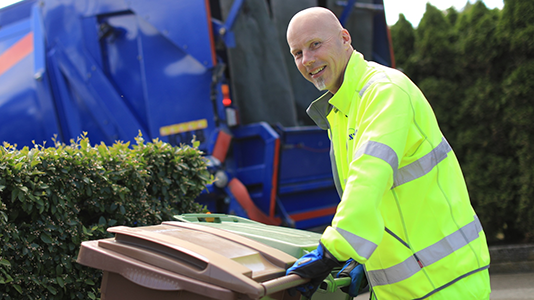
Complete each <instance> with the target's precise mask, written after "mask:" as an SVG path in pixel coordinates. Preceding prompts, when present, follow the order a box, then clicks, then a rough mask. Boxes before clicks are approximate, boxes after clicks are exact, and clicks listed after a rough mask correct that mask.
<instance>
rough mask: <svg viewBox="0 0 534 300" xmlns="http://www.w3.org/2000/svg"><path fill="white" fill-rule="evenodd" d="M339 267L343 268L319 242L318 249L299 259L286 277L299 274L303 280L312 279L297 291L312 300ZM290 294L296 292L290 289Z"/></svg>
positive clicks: (297, 288)
mask: <svg viewBox="0 0 534 300" xmlns="http://www.w3.org/2000/svg"><path fill="white" fill-rule="evenodd" d="M339 266H341V264H340V263H339V261H338V260H337V259H336V258H335V257H334V256H333V255H332V253H330V252H328V250H327V249H326V248H325V247H324V246H323V244H321V243H320V242H319V246H317V249H315V250H313V251H311V252H310V253H308V254H306V255H304V256H303V257H301V258H299V259H298V260H297V261H296V262H295V264H294V265H293V266H292V267H291V268H289V269H287V271H286V275H289V274H297V275H299V276H300V277H302V278H310V279H311V280H310V281H309V282H308V283H305V284H303V285H300V286H298V287H296V290H298V291H300V292H301V293H302V295H303V296H305V297H307V298H311V296H312V295H313V293H315V291H317V289H318V288H319V286H320V285H321V283H322V282H323V280H324V279H325V278H326V277H327V276H328V274H330V272H332V269H333V268H335V267H339ZM289 292H290V294H293V292H294V291H292V290H291V289H290V291H289Z"/></svg>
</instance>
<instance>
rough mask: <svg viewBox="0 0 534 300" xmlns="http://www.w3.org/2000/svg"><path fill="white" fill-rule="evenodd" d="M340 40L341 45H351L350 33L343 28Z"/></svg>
mask: <svg viewBox="0 0 534 300" xmlns="http://www.w3.org/2000/svg"><path fill="white" fill-rule="evenodd" d="M341 38H342V39H343V44H347V45H351V43H352V38H351V37H350V33H349V31H348V30H347V29H345V28H343V30H341Z"/></svg>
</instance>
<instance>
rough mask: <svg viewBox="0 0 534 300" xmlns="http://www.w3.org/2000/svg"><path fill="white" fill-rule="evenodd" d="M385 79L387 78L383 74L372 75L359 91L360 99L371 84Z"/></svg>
mask: <svg viewBox="0 0 534 300" xmlns="http://www.w3.org/2000/svg"><path fill="white" fill-rule="evenodd" d="M386 78H387V76H386V74H384V73H379V74H376V75H373V77H371V79H370V80H369V81H367V82H366V83H365V85H364V86H363V88H362V89H361V90H360V91H359V94H360V98H361V97H363V94H364V93H365V91H366V90H367V89H368V88H369V87H370V86H371V84H373V83H375V82H377V81H379V80H382V79H386Z"/></svg>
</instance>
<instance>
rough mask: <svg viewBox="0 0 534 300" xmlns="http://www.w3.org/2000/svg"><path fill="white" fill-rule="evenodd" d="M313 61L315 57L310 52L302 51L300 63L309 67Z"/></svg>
mask: <svg viewBox="0 0 534 300" xmlns="http://www.w3.org/2000/svg"><path fill="white" fill-rule="evenodd" d="M314 62H315V58H314V57H313V55H312V54H311V53H310V52H303V53H302V64H303V65H304V66H306V67H309V66H311V65H313V63H314Z"/></svg>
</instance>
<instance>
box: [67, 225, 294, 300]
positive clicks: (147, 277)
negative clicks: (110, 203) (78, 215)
mask: <svg viewBox="0 0 534 300" xmlns="http://www.w3.org/2000/svg"><path fill="white" fill-rule="evenodd" d="M108 231H110V232H112V233H114V234H115V237H114V238H110V239H102V240H95V241H86V242H82V245H81V248H80V253H79V255H78V259H77V262H78V263H80V264H82V265H85V266H88V267H92V268H96V269H100V270H102V271H103V278H102V284H101V298H102V300H119V299H121V300H122V299H129V300H141V299H143V300H145V299H159V300H171V299H172V300H174V299H188V300H204V299H225V300H233V299H235V300H237V299H264V300H267V299H284V300H287V299H298V297H290V296H289V294H288V293H287V289H288V288H290V287H292V286H295V285H298V284H302V283H304V281H303V280H302V279H301V278H300V277H298V276H285V270H286V268H287V267H288V266H290V265H291V264H293V263H294V262H295V260H296V259H295V257H293V256H291V255H288V254H287V253H284V252H282V251H280V250H277V249H274V248H272V247H269V246H266V245H264V244H262V243H259V242H256V241H254V240H250V239H248V238H245V237H242V236H240V235H237V234H233V233H230V232H228V231H225V230H222V229H217V228H212V227H208V226H203V225H199V224H192V223H183V222H164V223H162V224H161V225H155V226H145V227H125V226H117V227H111V228H109V229H108Z"/></svg>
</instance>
